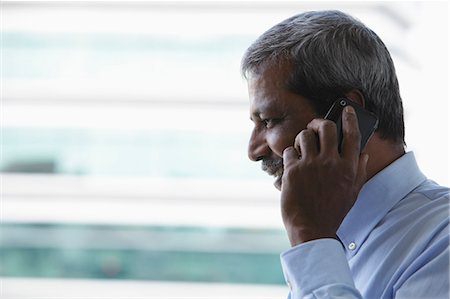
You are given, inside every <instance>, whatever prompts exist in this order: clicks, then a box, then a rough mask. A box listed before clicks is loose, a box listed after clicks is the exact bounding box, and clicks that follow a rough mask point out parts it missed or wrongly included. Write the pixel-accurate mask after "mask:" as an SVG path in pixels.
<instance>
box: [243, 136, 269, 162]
mask: <svg viewBox="0 0 450 299" xmlns="http://www.w3.org/2000/svg"><path fill="white" fill-rule="evenodd" d="M269 154H270V148H269V145H268V144H267V141H266V137H265V135H264V134H263V133H262V132H258V131H257V130H256V129H254V130H253V132H252V134H251V136H250V140H249V142H248V158H249V159H250V160H252V161H255V162H256V161H259V160H262V159H263V158H264V157H266V156H268V155H269Z"/></svg>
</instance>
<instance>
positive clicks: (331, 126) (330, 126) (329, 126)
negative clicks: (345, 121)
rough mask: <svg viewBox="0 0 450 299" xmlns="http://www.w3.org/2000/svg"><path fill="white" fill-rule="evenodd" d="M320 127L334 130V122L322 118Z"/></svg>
mask: <svg viewBox="0 0 450 299" xmlns="http://www.w3.org/2000/svg"><path fill="white" fill-rule="evenodd" d="M322 128H323V130H326V131H329V130H336V123H335V122H334V121H331V120H324V121H323V122H322Z"/></svg>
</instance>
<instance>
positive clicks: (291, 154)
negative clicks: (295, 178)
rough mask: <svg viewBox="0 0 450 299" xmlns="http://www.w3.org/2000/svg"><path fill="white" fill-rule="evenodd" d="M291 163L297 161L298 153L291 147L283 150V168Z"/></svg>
mask: <svg viewBox="0 0 450 299" xmlns="http://www.w3.org/2000/svg"><path fill="white" fill-rule="evenodd" d="M293 161H298V152H297V150H296V149H295V148H294V147H293V146H290V147H287V148H285V149H284V151H283V164H284V167H286V166H287V165H290V164H291V163H292V162H293Z"/></svg>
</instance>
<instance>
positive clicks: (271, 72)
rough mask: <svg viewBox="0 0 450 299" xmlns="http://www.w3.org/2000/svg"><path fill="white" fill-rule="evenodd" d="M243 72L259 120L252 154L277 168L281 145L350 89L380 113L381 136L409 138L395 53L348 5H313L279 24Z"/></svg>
mask: <svg viewBox="0 0 450 299" xmlns="http://www.w3.org/2000/svg"><path fill="white" fill-rule="evenodd" d="M242 73H243V75H244V76H245V77H246V78H247V79H248V83H249V93H250V104H251V118H252V120H253V121H254V122H255V129H254V131H253V133H252V137H251V140H250V144H249V157H250V158H251V159H252V160H256V161H257V160H262V161H263V168H267V169H268V172H269V173H271V174H280V173H281V172H282V167H281V168H280V165H282V160H281V157H282V151H283V150H284V149H285V148H286V147H288V146H292V145H293V141H294V138H295V136H296V135H297V134H298V133H299V132H300V131H301V130H302V129H304V128H305V127H306V124H308V122H309V121H311V120H312V119H313V118H314V117H323V116H324V114H325V113H326V111H327V110H328V109H329V107H330V106H331V104H332V102H333V100H334V99H336V98H337V97H339V96H350V95H351V96H350V98H352V97H354V100H356V101H357V102H360V104H362V105H363V106H364V107H365V108H366V109H367V110H369V111H372V112H373V113H375V114H376V115H377V116H378V118H379V120H380V123H379V127H378V130H377V135H378V136H379V137H380V138H381V139H382V140H386V141H389V142H391V143H393V144H403V140H404V123H403V108H402V103H401V98H400V93H399V87H398V82H397V77H396V74H395V69H394V65H393V62H392V59H391V57H390V54H389V52H388V50H387V49H386V46H385V45H384V44H383V42H382V41H381V40H380V38H379V37H378V36H377V35H376V34H375V33H374V32H373V31H371V30H370V29H369V28H367V27H366V26H364V25H363V24H362V23H361V22H359V21H357V20H355V19H354V18H352V17H350V16H348V15H346V14H344V13H342V12H339V11H317V12H306V13H302V14H299V15H296V16H294V17H291V18H289V19H287V20H285V21H283V22H281V23H279V24H277V25H275V26H274V27H272V28H271V29H269V30H268V31H267V32H265V33H264V34H263V35H261V36H260V37H259V38H258V39H257V40H256V41H255V42H254V43H253V44H252V45H251V46H250V47H249V48H248V50H247V52H246V53H245V55H244V57H243V60H242ZM275 133H276V134H275ZM273 135H276V136H273Z"/></svg>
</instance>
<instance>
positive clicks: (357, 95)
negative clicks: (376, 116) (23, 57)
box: [345, 89, 366, 108]
mask: <svg viewBox="0 0 450 299" xmlns="http://www.w3.org/2000/svg"><path fill="white" fill-rule="evenodd" d="M345 97H346V98H347V99H350V100H352V101H353V102H355V103H357V104H359V105H360V106H361V107H363V108H365V107H366V101H365V99H364V96H363V94H362V93H361V91H359V90H358V89H352V90H350V91H349V92H346V93H345Z"/></svg>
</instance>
